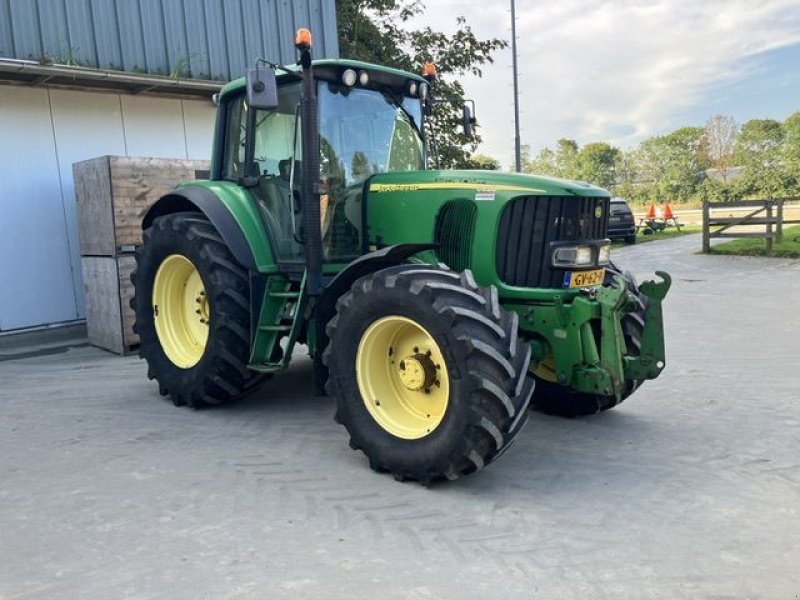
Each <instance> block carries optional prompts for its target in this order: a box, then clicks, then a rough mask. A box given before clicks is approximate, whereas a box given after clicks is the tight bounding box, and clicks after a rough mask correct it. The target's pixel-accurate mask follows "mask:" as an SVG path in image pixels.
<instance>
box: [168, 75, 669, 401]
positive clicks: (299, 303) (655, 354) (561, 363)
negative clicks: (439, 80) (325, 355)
mask: <svg viewBox="0 0 800 600" xmlns="http://www.w3.org/2000/svg"><path fill="white" fill-rule="evenodd" d="M314 64H315V66H317V67H321V68H324V67H338V68H342V67H344V68H353V69H356V70H360V69H367V70H369V71H371V72H382V73H387V74H391V75H395V76H401V77H405V78H409V79H414V80H415V81H419V82H421V81H423V80H422V78H420V77H419V76H418V75H414V74H412V73H405V72H402V71H397V70H395V69H389V68H385V67H380V66H377V65H369V64H367V63H361V62H356V61H347V60H341V61H332V60H322V61H316V62H315V63H314ZM287 68H288V69H290V70H292V71H297V70H298V67H297V66H296V65H292V66H289V67H287ZM321 70H322V69H321ZM291 78H292V76H291V75H290V74H286V73H281V72H280V71H279V72H278V81H279V84H280V83H281V82H286V81H289V80H290V79H291ZM244 87H245V83H244V79H238V80H236V81H232V82H230V83H229V84H227V85H226V86H225V87H224V88H223V90H222V93H221V105H222V104H224V102H225V101H226V98H228V97H230V96H231V95H233V94H240V93H241V92H242V91H243V89H244ZM216 135H217V136H218V137H219V136H224V135H225V132H224V131H217V132H216ZM218 147H219V145H215V149H217V148H218ZM218 158H219V157H216V156H215V157H214V160H217V159H218ZM189 186H195V187H204V188H206V189H208V190H210V191H212V192H213V193H214V194H215V195H216V196H217V197H218V198H219V199H220V201H221V202H222V203H223V204H224V205H225V207H226V208H227V209H228V210H230V212H231V214H232V215H233V217H234V218H235V220H236V222H237V223H238V224H239V226H240V227H241V228H242V231H243V233H244V235H245V238H246V240H247V242H248V244H249V245H250V247H251V249H252V251H253V255H254V256H255V260H256V265H257V270H258V271H259V272H260V273H262V274H264V275H267V276H268V277H269V279H268V282H267V287H266V290H265V293H264V298H263V300H262V301H261V304H260V311H259V318H258V327H257V330H256V331H255V332H253V339H254V341H253V346H252V351H251V361H250V362H251V366H252V367H253V368H255V369H257V370H262V371H276V370H280V369H282V368H284V367H285V366H286V365H288V363H289V360H290V358H291V348H292V347H293V345H294V343H295V341H296V340H297V338H298V335H299V332H300V329H301V327H302V326H303V325H306V326H307V327H306V340H307V343H308V344H309V349H310V352H311V353H312V355H313V353H314V352H315V351H316V348H315V345H316V337H317V336H316V330H315V325H316V323H315V321H314V319H313V318H312V319H311V320H309V321H307V320H306V317H307V316H308V315H307V314H306V313H307V311H306V296H305V293H304V290H305V287H304V285H302V284H301V286H300V288H299V289H297V284H296V283H295V284H291V283H290V281H289V279H288V278H286V277H285V275H284V274H282V273H280V269H279V266H278V265H277V263H276V261H275V259H274V256H273V253H272V251H271V248H270V244H269V240H268V236H267V233H266V229H265V227H264V224H263V222H262V217H261V215H260V214H259V211H258V208H257V206H256V203H255V202H254V200H253V198H252V196H251V194H250V193H249V192H248V191H247V190H246V189H245V188H243V187H241V186H239V185H238V184H237V183H235V182H231V181H210V182H192V183H187V184H183V185H182V186H181V187H189ZM530 195H540V196H560V197H575V198H576V201H577V200H578V199H579V198H585V197H596V198H605V197H608V196H609V193H608V192H607V191H606V190H603V189H601V188H598V187H595V186H592V185H589V184H586V183H582V182H575V181H567V180H563V179H556V178H550V177H538V176H534V175H523V174H515V173H503V172H498V171H405V172H392V173H381V174H377V175H374V176H372V177H371V178H370V180H369V183H368V186H367V190H366V192H365V195H364V197H363V199H361V202H363V204H364V207H365V208H364V211H365V216H366V219H365V221H364V223H363V235H364V238H365V241H366V245H367V247H368V248H370V249H377V248H381V247H385V246H388V245H392V244H402V243H430V242H432V241H433V238H434V226H435V223H436V219H437V215H438V214H439V211H440V210H441V209H442V207H443V206H444V205H445V204H446V203H451V202H452V201H454V200H457V201H460V202H459V203H453V204H449V205H448V206H456V205H458V206H461V207H463V206H464V205H465V204H466V203H468V204H470V205H474V209H473V208H470V213H469V219H466V220H464V221H458V220H456V221H455V222H457V223H468V224H469V227H472V223H474V235H473V238H472V243H471V244H468V245H466V246H465V249H466V250H465V251H463V252H460V253H457V254H455V256H457V259H458V261H459V262H460V263H464V265H468V266H469V268H470V269H471V270H472V272H473V274H474V276H475V279H476V281H477V282H478V283H479V284H480V285H483V286H495V287H496V288H497V290H498V294H499V297H500V299H501V303H502V304H503V306H504V307H505V308H506V309H507V310H512V311H514V312H516V313H517V314H518V316H519V329H520V331H519V334H520V336H522V337H524V338H525V339H527V340H528V341H529V343H530V346H531V350H532V356H533V363H534V366H535V365H536V364H538V363H539V362H541V361H543V360H545V359H548V358H549V357H552V359H553V365H554V369H555V373H556V376H557V378H558V380H559V382H560V383H562V384H563V385H565V386H569V387H571V388H573V389H576V390H579V391H583V392H589V393H599V394H614V395H617V396H619V395H620V394H621V393H622V391H623V389H624V387H625V380H626V379H628V380H630V379H652V378H655V377H657V376H658V375H659V374H660V372H661V370H662V369H663V366H664V337H663V321H662V313H661V301H662V300H663V299H664V296H665V295H666V292H667V290H668V289H669V283H670V280H669V277H668V276H667V275H666V274H663V273H659V275H661V277H663V278H664V279H665V281H664V282H662V283H654V282H646V283H644V284H642V286H641V287H640V290H641V292H642V293H644V294H646V295H647V296H648V297H649V304H648V307H647V310H646V313H645V327H644V333H643V340H642V350H641V355H640V356H636V357H634V356H626V355H625V341H624V336H623V333H622V327H621V322H622V319H623V317H624V315H625V314H626V313H627V312H628V311H630V310H631V309H632V308H633V307H632V305H631V303H630V300H629V297H628V294H627V292H626V291H625V286H624V285H618V287H611V286H608V287H598V288H595V289H594V290H593V291H588V292H587V291H581V290H571V289H539V288H522V287H515V286H511V285H508V284H506V283H504V282H503V281H501V280H500V279H499V277H498V275H497V273H496V269H495V264H496V236H497V230H498V226H499V223H500V218H501V216H502V212H503V209H504V207H505V206H507V205H508V204H509V203H510V202H511V201H512V200H514V199H515V198H517V197H519V196H530ZM465 226H466V225H465ZM411 260H412V261H414V262H423V263H429V264H435V263H436V262H438V261H439V260H440V258H439V257H437V255H436V253H435V252H434V251H427V252H423V253H420V254H419V255H417V256H416V257H412V259H411ZM345 266H346V265H345V264H340V263H336V264H332V263H328V264H325V265H324V267H323V270H324V272H325V273H326V274H328V275H331V274H335V273H337V272H339V271H341V270H342V269H343V268H345ZM459 266H461V265H459ZM618 283H621V282H618ZM293 285H294V287H293ZM287 303H288V304H291V305H293V306H294V313H293V317H292V318H291V319H290V320H288V321H287V319H285V311H286V308H287ZM283 336H288V338H289V341H288V352H287V353H286V356H284V358H283V359H282V360H280V361H272V360H271V357H272V356H273V351H274V348H275V345H276V344H277V343H279V341H280V339H281V337H283Z"/></svg>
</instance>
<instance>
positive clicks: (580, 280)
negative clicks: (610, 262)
mask: <svg viewBox="0 0 800 600" xmlns="http://www.w3.org/2000/svg"><path fill="white" fill-rule="evenodd" d="M605 275H606V270H605V269H595V270H593V271H567V272H566V273H564V287H565V288H581V287H589V286H592V285H602V283H603V279H605Z"/></svg>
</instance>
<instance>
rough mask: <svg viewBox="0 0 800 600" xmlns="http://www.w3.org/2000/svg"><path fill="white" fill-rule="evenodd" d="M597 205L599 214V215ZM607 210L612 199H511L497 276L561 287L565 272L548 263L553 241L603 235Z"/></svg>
mask: <svg viewBox="0 0 800 600" xmlns="http://www.w3.org/2000/svg"><path fill="white" fill-rule="evenodd" d="M598 206H599V207H600V208H601V210H602V213H601V215H600V217H597V216H596V210H597V208H598ZM608 209H609V199H608V198H582V197H575V196H523V197H520V198H516V199H515V200H512V201H511V202H510V203H509V204H508V205H507V206H506V207H505V209H504V211H503V214H502V216H501V218H500V227H499V228H498V232H497V248H496V265H495V266H496V269H497V274H498V276H499V277H500V279H501V280H502V281H504V282H505V283H507V284H509V285H514V286H520V287H561V285H562V282H563V279H564V272H565V270H564V269H555V268H553V267H551V266H550V243H551V242H562V241H572V240H600V239H603V238H605V237H606V232H607V230H608Z"/></svg>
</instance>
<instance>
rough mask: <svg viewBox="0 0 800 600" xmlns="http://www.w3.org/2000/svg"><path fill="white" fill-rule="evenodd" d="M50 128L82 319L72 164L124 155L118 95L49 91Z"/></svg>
mask: <svg viewBox="0 0 800 600" xmlns="http://www.w3.org/2000/svg"><path fill="white" fill-rule="evenodd" d="M50 103H51V107H52V111H53V130H54V131H55V134H56V151H57V152H58V164H59V166H60V171H61V186H62V189H63V192H64V208H65V211H64V212H65V214H66V215H67V235H68V237H69V241H70V248H71V250H72V257H71V258H72V270H73V275H74V278H75V294H76V296H77V299H78V311H79V313H80V316H81V318H83V316H84V315H85V313H84V298H83V280H82V276H81V259H80V252H79V244H78V220H77V216H76V212H75V184H74V182H73V180H72V163H75V162H78V161H79V160H85V159H87V158H93V157H95V156H102V155H103V154H126V147H125V136H124V135H123V130H122V111H121V109H120V98H119V96H118V95H116V94H103V93H96V92H80V91H72V90H51V91H50Z"/></svg>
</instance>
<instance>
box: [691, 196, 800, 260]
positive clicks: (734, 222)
mask: <svg viewBox="0 0 800 600" xmlns="http://www.w3.org/2000/svg"><path fill="white" fill-rule="evenodd" d="M789 200H797V198H780V199H768V200H735V201H733V202H708V201H705V202H703V252H704V253H706V254H708V253H709V252H710V251H711V238H763V239H764V243H765V244H766V249H767V253H770V252H772V245H773V243H774V242H776V241H777V242H780V241H781V240H782V239H783V226H784V225H786V224H793V223H800V220H797V219H795V220H786V219H784V216H783V211H784V203H785V202H786V201H789ZM738 208H750V209H752V210H750V211H749V212H747V214H744V215H739V216H733V215H731V214H730V210H732V209H738ZM721 210H725V211H728V213H729V215H728V216H725V217H716V216H713V215H712V211H717V212H719V211H721ZM752 225H763V226H764V231H752V230H749V231H742V230H737V231H729V230H730V229H731V228H732V227H745V226H752ZM712 227H718V229H716V230H712V229H711V228H712Z"/></svg>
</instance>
